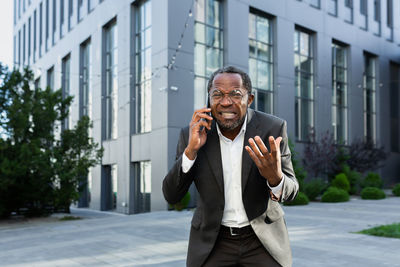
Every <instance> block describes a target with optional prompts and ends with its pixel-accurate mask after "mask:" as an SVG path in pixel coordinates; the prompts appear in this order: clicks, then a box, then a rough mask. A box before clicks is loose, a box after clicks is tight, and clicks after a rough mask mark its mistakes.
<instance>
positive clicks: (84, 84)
mask: <svg viewBox="0 0 400 267" xmlns="http://www.w3.org/2000/svg"><path fill="white" fill-rule="evenodd" d="M80 53H81V54H80V61H81V63H80V70H79V77H80V94H79V95H80V98H79V99H80V101H79V103H80V112H79V114H80V116H79V117H82V116H88V117H89V118H91V117H92V90H91V78H90V77H91V73H92V61H91V60H92V56H91V43H90V40H88V41H86V42H84V43H83V44H82V45H81V48H80Z"/></svg>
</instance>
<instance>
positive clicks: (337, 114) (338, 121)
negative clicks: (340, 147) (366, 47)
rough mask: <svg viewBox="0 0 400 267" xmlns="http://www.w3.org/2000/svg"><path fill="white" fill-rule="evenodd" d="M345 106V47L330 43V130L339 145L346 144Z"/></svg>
mask: <svg viewBox="0 0 400 267" xmlns="http://www.w3.org/2000/svg"><path fill="white" fill-rule="evenodd" d="M347 106H348V105H347V47H346V46H343V45H340V44H336V43H332V128H333V136H334V139H335V141H336V142H337V143H340V144H347V133H348V130H347V125H348V123H347V110H348V109H347Z"/></svg>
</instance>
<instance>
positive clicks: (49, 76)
mask: <svg viewBox="0 0 400 267" xmlns="http://www.w3.org/2000/svg"><path fill="white" fill-rule="evenodd" d="M46 86H47V87H50V88H51V89H54V66H53V67H51V68H50V69H48V70H47V84H46Z"/></svg>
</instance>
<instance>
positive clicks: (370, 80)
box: [363, 53, 377, 144]
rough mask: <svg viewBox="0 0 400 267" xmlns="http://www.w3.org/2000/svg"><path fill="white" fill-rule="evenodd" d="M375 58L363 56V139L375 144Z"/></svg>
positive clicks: (367, 55)
mask: <svg viewBox="0 0 400 267" xmlns="http://www.w3.org/2000/svg"><path fill="white" fill-rule="evenodd" d="M376 61H377V60H376V57H375V56H372V55H370V54H367V53H365V54H364V75H363V88H364V90H363V91H364V138H365V140H366V141H368V142H372V143H374V144H375V142H376V84H377V82H376V74H377V71H376Z"/></svg>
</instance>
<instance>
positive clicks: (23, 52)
mask: <svg viewBox="0 0 400 267" xmlns="http://www.w3.org/2000/svg"><path fill="white" fill-rule="evenodd" d="M25 49H26V25H25V24H24V26H23V27H22V65H24V66H25Z"/></svg>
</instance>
